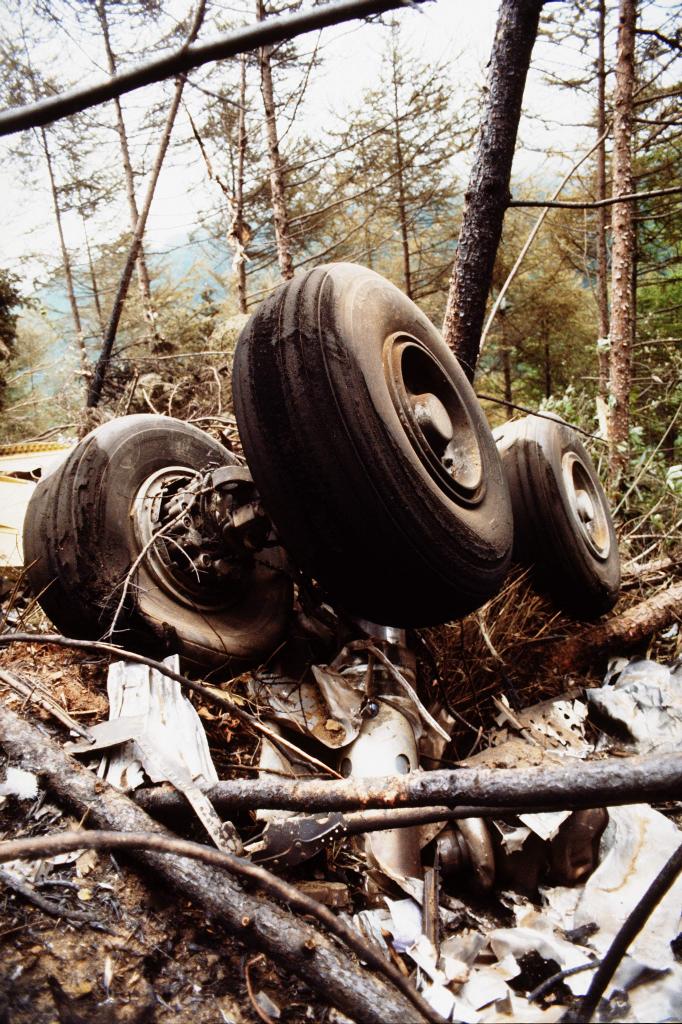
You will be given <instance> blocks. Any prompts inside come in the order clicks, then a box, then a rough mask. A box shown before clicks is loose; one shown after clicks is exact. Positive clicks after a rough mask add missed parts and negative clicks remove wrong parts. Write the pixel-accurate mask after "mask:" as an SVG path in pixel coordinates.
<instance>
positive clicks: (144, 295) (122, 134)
mask: <svg viewBox="0 0 682 1024" xmlns="http://www.w3.org/2000/svg"><path fill="white" fill-rule="evenodd" d="M95 8H96V11H97V17H98V18H99V23H100V26H101V29H102V38H103V39H104V49H105V50H106V55H107V65H108V68H109V74H110V75H115V74H116V70H117V68H116V57H115V55H114V51H113V49H112V47H111V37H110V36H109V22H108V20H107V10H106V2H105V0H97V3H96V5H95ZM113 102H114V108H115V110H116V130H117V132H118V138H119V143H120V147H121V160H122V163H123V174H124V177H125V183H126V193H127V196H128V209H129V211H130V227H131V230H132V231H135V227H136V225H137V221H138V218H139V211H138V208H137V199H136V198H135V179H134V176H133V166H132V163H131V162H130V148H129V146H128V134H127V132H126V126H125V121H124V120H123V110H122V108H121V101H120V100H119V99H118V97H115V98H114V101H113ZM136 268H137V279H138V282H139V285H140V297H141V299H142V309H143V310H144V316H145V320H146V322H147V327H148V333H149V343H150V345H151V347H152V349H154V348H157V347H158V346H159V344H161V343H162V341H163V339H162V338H161V337H160V335H159V333H158V330H157V327H156V317H155V315H154V304H153V301H152V289H151V283H150V280H149V270H148V267H147V260H146V258H145V254H144V247H143V245H142V243H140V248H139V251H138V254H137V260H136Z"/></svg>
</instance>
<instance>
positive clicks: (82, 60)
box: [0, 0, 593, 287]
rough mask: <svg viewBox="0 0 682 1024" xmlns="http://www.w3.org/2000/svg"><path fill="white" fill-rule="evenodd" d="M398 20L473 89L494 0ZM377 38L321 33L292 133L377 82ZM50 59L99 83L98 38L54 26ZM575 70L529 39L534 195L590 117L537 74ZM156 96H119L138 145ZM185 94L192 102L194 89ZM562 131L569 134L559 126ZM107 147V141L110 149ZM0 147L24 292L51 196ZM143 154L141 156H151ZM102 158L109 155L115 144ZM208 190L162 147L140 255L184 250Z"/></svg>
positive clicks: (178, 10)
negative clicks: (164, 155) (86, 41)
mask: <svg viewBox="0 0 682 1024" xmlns="http://www.w3.org/2000/svg"><path fill="white" fill-rule="evenodd" d="M215 4H217V6H218V7H223V9H224V11H225V13H226V14H228V13H234V12H236V11H243V12H244V20H245V21H246V20H251V13H250V12H251V9H252V2H251V0H231V5H230V6H229V7H228V6H227V4H225V5H222V4H219V3H217V0H214V10H215V9H216V8H215ZM188 7H189V5H188V3H187V2H186V0H185V2H182V0H171V2H170V3H167V4H165V5H164V11H165V13H166V15H167V16H168V18H170V20H171V21H172V20H173V19H174V18H181V17H183V16H184V14H185V13H186V11H187V10H188ZM397 16H398V17H399V19H400V21H401V24H402V25H403V31H404V37H405V38H406V40H407V42H408V45H409V47H410V49H412V50H413V51H414V52H415V53H418V54H421V55H422V56H423V57H424V58H425V59H426V60H427V61H432V62H438V61H440V60H446V61H447V62H448V65H449V68H450V75H451V79H452V84H453V90H454V95H455V96H456V95H457V94H458V93H457V90H462V89H463V88H464V89H472V88H475V87H480V86H482V85H483V83H484V81H485V74H486V64H487V61H488V58H489V54H490V49H491V46H492V42H493V38H494V31H495V24H496V17H497V2H496V0H476V2H471V0H435V2H432V3H429V4H426V5H424V6H421V7H420V8H419V9H416V10H410V9H408V10H404V11H400V12H399V13H398V15H397ZM213 34H215V28H214V26H213V25H209V26H208V27H207V28H206V29H205V31H204V34H203V35H202V37H201V38H209V37H210V36H211V35H213ZM386 35H387V33H386V30H385V29H382V28H381V27H380V26H378V25H376V24H358V23H348V24H345V25H341V26H335V27H333V28H330V29H325V30H324V33H323V34H322V38H321V53H322V54H323V57H324V62H323V64H322V67H321V68H320V69H319V70H316V71H315V73H314V76H313V80H312V81H311V84H310V87H309V89H308V93H307V96H306V102H305V105H304V108H303V109H302V111H301V124H302V127H304V128H305V129H306V130H307V131H308V132H312V133H315V131H316V130H319V126H321V125H326V124H328V123H329V121H330V111H336V112H337V113H343V111H344V109H345V108H347V107H351V106H353V105H354V104H355V103H357V102H359V101H360V99H361V96H362V93H363V90H365V89H367V88H369V87H371V86H372V84H373V82H374V80H375V78H376V73H377V68H378V67H379V63H380V58H381V51H382V49H383V47H384V46H385V43H386ZM74 40H77V41H78V45H77V44H76V43H74ZM314 43H315V34H311V35H308V36H305V37H302V38H301V40H300V47H301V49H302V50H303V51H304V52H308V51H309V50H310V48H311V47H312V46H313V45H314ZM59 52H63V54H64V56H66V55H67V54H68V62H67V63H68V66H71V67H74V68H78V77H79V84H83V83H84V82H85V81H87V80H88V78H92V79H93V80H95V79H99V78H101V77H102V65H103V54H101V53H100V52H99V49H98V40H97V39H96V38H93V40H92V41H91V45H89V46H88V48H87V51H86V50H85V49H84V48H83V46H82V45H80V38H79V37H78V36H77V35H76V33H75V32H74V30H73V27H69V26H68V25H65V26H64V31H62V30H61V29H59V30H55V31H54V33H53V34H51V36H50V37H49V38H48V39H46V41H45V43H44V44H43V47H42V48H40V49H39V50H37V51H36V53H35V55H32V59H34V60H35V62H36V64H37V65H38V66H39V67H40V66H41V61H45V60H49V59H50V58H51V57H52V56H53V55H54V54H55V53H59ZM584 64H585V58H584V57H583V56H582V55H581V54H580V53H579V51H578V48H577V45H572V44H571V42H570V41H569V42H568V43H566V44H564V46H562V48H561V50H560V51H559V50H558V49H557V47H550V46H549V45H548V44H547V43H546V42H544V41H542V40H539V41H538V43H537V44H536V48H535V51H534V58H533V66H532V68H531V72H530V75H529V80H528V85H527V89H526V95H525V107H526V109H527V110H528V112H529V113H530V114H532V115H534V116H533V117H532V118H525V119H524V120H523V121H522V124H521V129H520V138H521V140H522V142H523V143H524V147H523V149H519V151H518V153H517V158H516V161H515V167H514V170H515V174H516V175H517V178H525V179H528V178H529V177H530V180H531V183H532V184H533V185H537V189H538V191H539V192H540V193H544V192H545V191H546V189H547V187H548V186H549V185H551V184H552V183H553V182H555V181H556V180H557V179H558V177H559V176H560V174H562V173H563V171H564V170H565V167H566V166H567V163H568V162H572V160H573V159H574V158H575V155H576V154H579V153H581V152H583V151H584V150H585V149H587V148H589V147H590V145H591V144H592V140H593V130H590V129H589V128H586V127H582V126H580V124H581V122H587V121H589V119H590V117H591V116H592V106H593V104H592V99H591V97H589V96H587V95H584V94H582V93H580V92H577V91H576V92H574V93H567V92H566V91H564V90H557V89H555V88H552V87H551V86H549V85H548V84H547V81H546V77H545V75H546V72H548V71H549V72H550V73H551V74H555V75H558V76H566V75H575V74H578V73H580V72H581V71H582V70H583V68H584ZM191 93H192V90H191V89H186V95H187V101H188V104H190V105H191V103H192V102H193V100H192V95H191ZM158 98H159V90H158V87H150V88H147V89H144V90H140V91H138V92H136V93H133V94H132V95H131V96H129V97H127V98H125V100H124V108H125V113H126V119H127V121H128V123H129V124H130V126H131V129H132V132H133V134H137V133H139V135H140V137H141V138H142V139H143V140H144V127H145V118H146V114H147V110H148V107H149V104H150V103H152V102H154V101H155V100H157V99H158ZM195 99H198V97H197V96H196V94H195ZM538 116H540V117H543V118H545V119H546V120H547V124H546V125H544V126H542V125H541V124H540V122H539V121H538ZM183 122H184V123H183ZM565 124H571V125H573V124H575V125H577V127H568V128H567V127H565V126H564V125H565ZM177 132H178V133H179V134H181V135H182V134H184V135H186V136H188V135H189V129H188V124H187V119H186V116H185V115H184V114H183V112H182V111H181V113H180V115H179V119H178V125H177ZM115 141H116V140H115V138H113V137H112V147H113V146H115ZM10 144H11V142H10ZM141 144H142V143H141ZM7 149H8V143H7V142H5V140H0V215H1V216H2V223H3V224H4V225H5V230H4V231H3V244H2V254H1V256H0V259H2V265H4V266H6V267H9V268H12V269H16V270H19V272H20V273H21V275H22V278H23V280H24V282H25V287H29V286H30V281H31V279H32V278H33V277H34V276H35V275H36V273H39V272H40V264H39V263H38V262H36V261H34V260H30V261H29V262H28V263H26V264H25V265H24V266H21V260H22V257H23V258H24V259H25V257H26V256H27V254H29V253H36V254H40V255H41V257H44V256H48V257H49V256H50V254H55V253H56V241H57V240H56V235H55V229H54V224H53V216H52V212H51V204H50V195H49V191H48V187H47V179H46V177H45V175H44V173H42V171H41V169H40V168H36V178H35V181H30V180H28V179H27V177H26V175H25V172H24V171H23V170H22V169H21V167H20V166H19V165H18V163H17V162H16V161H13V160H12V159H11V158H8V157H7ZM557 150H562V151H563V153H564V154H566V153H568V154H569V157H566V156H565V155H562V156H558V155H557V154H556V151H557ZM152 151H153V150H152ZM471 155H472V154H463V155H462V156H461V157H460V158H459V165H458V166H457V167H456V171H457V173H458V175H459V176H460V179H461V180H462V181H465V180H466V176H467V175H468V173H469V169H470V163H471ZM100 156H101V155H100ZM147 158H148V160H149V159H150V157H149V154H148V155H147ZM111 159H117V154H116V153H115V150H114V149H112V152H111ZM212 187H213V188H215V186H211V185H210V184H208V183H207V180H206V169H205V166H204V164H203V162H202V160H201V158H200V156H199V154H198V152H197V151H196V149H195V148H192V147H191V146H190V145H187V146H185V147H184V148H183V149H182V150H180V151H179V152H171V153H170V154H169V158H168V159H167V162H166V164H165V166H164V169H163V171H162V174H161V178H160V181H159V185H158V188H157V193H156V196H155V199H154V205H153V207H152V212H151V215H150V219H149V223H148V228H147V239H146V245H147V249H148V250H150V251H152V252H158V253H162V252H164V251H168V250H169V249H172V248H173V247H176V246H183V245H184V244H185V243H186V240H187V236H188V233H189V232H190V231H191V230H192V229H193V227H195V226H196V223H197V218H198V216H199V214H200V212H201V210H202V209H203V210H205V209H206V208H207V206H208V205H209V199H210V189H211V188H212ZM140 191H141V190H140ZM122 216H123V217H125V216H126V213H125V206H124V205H123V200H121V202H120V204H119V205H114V206H112V207H111V208H110V209H109V211H108V216H106V217H103V218H102V219H100V220H99V221H98V222H97V223H94V224H92V225H90V226H89V228H90V230H89V234H90V236H91V241H95V242H96V241H97V239H98V238H102V239H104V238H110V237H112V235H113V233H115V232H116V231H117V230H118V229H120V225H121V217H122ZM65 229H66V236H67V245H68V246H69V248H70V249H71V250H73V251H74V252H75V254H76V259H77V260H78V255H79V254H81V255H82V252H83V235H82V228H81V225H80V224H79V223H77V222H76V219H75V218H72V217H69V216H67V217H66V218H65ZM83 258H84V257H83ZM227 259H228V254H226V260H227Z"/></svg>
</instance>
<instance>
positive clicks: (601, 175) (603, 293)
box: [597, 0, 609, 407]
mask: <svg viewBox="0 0 682 1024" xmlns="http://www.w3.org/2000/svg"><path fill="white" fill-rule="evenodd" d="M605 36H606V0H599V14H598V27H597V38H598V53H597V139H599V140H600V141H599V143H598V146H597V199H598V200H599V201H601V200H603V199H606V138H605V134H606V60H605V56H604V40H605ZM607 226H608V225H607V215H606V208H605V207H603V206H600V207H599V209H598V210H597V307H598V310H599V342H600V344H598V346H597V358H598V360H599V389H598V394H599V398H600V399H601V401H602V402H603V403H604V407H606V403H607V401H608V390H609V353H608V348H607V347H606V346H607V341H608V337H609V292H608V257H607V253H606V231H607Z"/></svg>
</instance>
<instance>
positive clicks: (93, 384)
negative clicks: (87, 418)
mask: <svg viewBox="0 0 682 1024" xmlns="http://www.w3.org/2000/svg"><path fill="white" fill-rule="evenodd" d="M205 8H206V0H199V3H198V5H197V9H196V13H195V15H194V20H193V22H192V28H191V29H190V32H189V36H188V39H187V42H188V43H192V42H194V40H195V39H196V37H197V35H198V33H199V29H200V27H201V23H202V21H203V20H204V11H205ZM184 86H185V76H184V75H181V76H180V77H179V78H178V79H177V81H176V83H175V93H174V95H173V100H172V102H171V105H170V109H169V111H168V114H167V116H166V123H165V125H164V129H163V133H162V135H161V139H160V141H159V148H158V151H157V154H156V159H155V161H154V166H153V167H152V173H151V178H150V180H149V184H148V186H147V194H146V196H145V200H144V205H143V207H142V210H141V212H140V216H139V217H138V220H137V224H136V225H135V231H134V232H133V238H132V241H131V243H130V249H129V250H128V257H127V259H126V262H125V266H124V267H123V271H122V273H121V279H120V281H119V285H118V290H117V292H116V297H115V298H114V304H113V307H112V310H111V316H110V317H109V323H108V324H107V329H106V331H105V334H104V338H103V339H102V351H101V352H100V355H99V359H98V360H97V365H96V367H95V372H94V374H93V377H92V380H91V381H90V387H89V389H88V398H87V403H86V405H87V407H88V408H89V409H94V408H95V407H96V406H98V405H99V401H100V398H101V397H102V387H103V385H104V378H105V376H106V373H107V370H108V369H109V361H110V359H111V352H112V349H113V347H114V341H115V339H116V332H117V330H118V325H119V321H120V319H121V313H122V312H123V305H124V303H125V300H126V296H127V294H128V288H129V286H130V279H131V277H132V275H133V268H134V266H135V261H136V259H137V253H138V249H139V246H140V244H141V242H142V238H143V236H144V229H145V226H146V224H147V217H148V216H149V210H150V209H151V205H152V200H153V198H154V192H155V190H156V183H157V181H158V180H159V175H160V173H161V168H162V166H163V161H164V158H165V156H166V151H167V149H168V144H169V142H170V137H171V133H172V131H173V125H174V124H175V118H176V115H177V112H178V107H179V106H180V100H181V99H182V90H183V89H184Z"/></svg>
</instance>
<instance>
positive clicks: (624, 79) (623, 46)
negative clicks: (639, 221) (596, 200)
mask: <svg viewBox="0 0 682 1024" xmlns="http://www.w3.org/2000/svg"><path fill="white" fill-rule="evenodd" d="M635 21H636V0H620V19H619V25H618V57H617V61H616V92H615V100H614V118H613V174H612V180H613V195H614V196H619V195H629V194H630V193H631V192H633V191H634V184H633V175H632V120H633V93H634V81H635V63H634V61H635ZM611 230H612V237H613V243H612V253H611V330H610V336H609V338H610V346H609V410H608V421H607V422H608V440H609V445H610V466H609V468H610V474H611V479H612V481H613V482H614V483H616V482H617V481H618V480H620V478H621V477H622V475H623V473H624V471H625V469H626V467H627V464H628V454H629V429H630V388H631V383H632V369H631V349H632V332H633V326H634V310H633V302H632V275H633V269H634V255H635V230H634V220H633V209H632V204H631V203H616V204H615V205H614V207H613V214H612V220H611Z"/></svg>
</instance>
